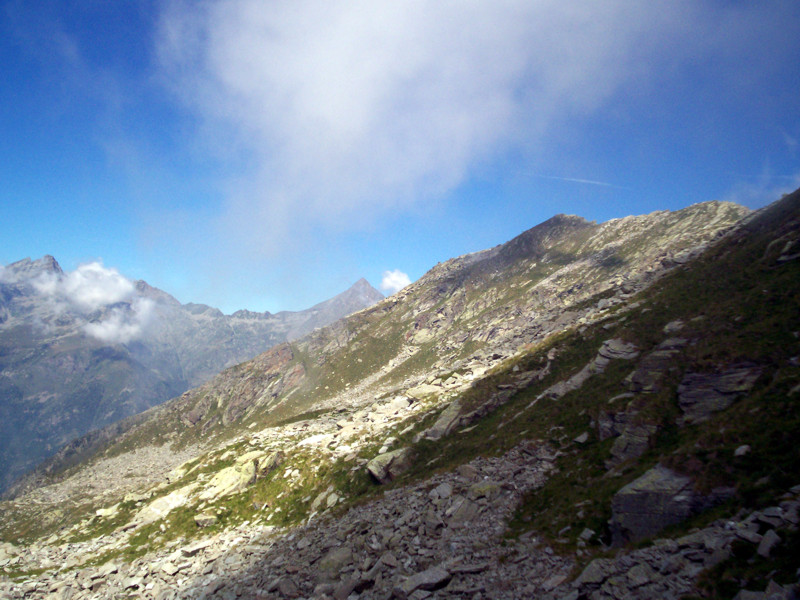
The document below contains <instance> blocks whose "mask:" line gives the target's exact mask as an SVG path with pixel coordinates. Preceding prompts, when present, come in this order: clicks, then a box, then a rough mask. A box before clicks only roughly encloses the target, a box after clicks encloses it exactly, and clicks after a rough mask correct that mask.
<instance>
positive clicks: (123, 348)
mask: <svg viewBox="0 0 800 600" xmlns="http://www.w3.org/2000/svg"><path fill="white" fill-rule="evenodd" d="M68 277H69V275H67V274H65V273H63V272H62V270H61V267H60V266H59V265H58V263H57V262H56V260H55V259H54V258H53V257H51V256H45V257H44V258H41V259H39V260H35V261H31V260H30V259H25V260H22V261H19V262H16V263H13V264H11V265H8V266H6V267H3V268H2V269H0V491H2V490H4V489H5V488H7V486H8V485H9V484H10V483H11V482H12V481H13V480H14V479H16V478H18V477H19V476H20V475H21V474H22V473H24V472H25V471H26V470H29V469H31V468H32V467H33V466H34V465H36V464H37V463H38V462H40V461H41V460H43V459H44V458H46V457H48V456H51V455H53V454H54V453H55V452H56V451H57V450H58V449H59V448H60V447H61V446H63V445H64V444H65V443H67V442H69V441H70V440H73V439H75V438H77V437H79V436H81V435H84V434H86V433H87V432H88V431H90V430H92V429H98V428H101V427H103V426H105V425H108V424H110V423H114V422H116V421H119V420H120V419H123V418H125V417H127V416H129V415H133V414H136V413H139V412H141V411H143V410H145V409H147V408H150V407H151V406H154V405H156V404H159V403H161V402H163V401H165V400H168V399H169V398H173V397H175V396H176V395H179V394H181V393H182V392H184V391H185V390H187V389H188V388H190V387H195V386H197V385H200V384H202V383H203V382H205V381H206V380H208V379H209V378H211V377H212V376H213V375H215V374H217V373H218V372H219V371H221V370H222V369H224V368H225V367H229V366H231V365H234V364H237V363H239V362H241V361H243V360H246V359H249V358H252V357H253V356H256V355H258V354H260V353H261V352H263V351H264V350H266V349H268V348H270V347H271V346H274V345H275V344H278V343H282V342H285V341H286V340H287V339H295V338H296V337H299V336H302V335H304V334H306V333H308V332H310V331H312V330H313V329H314V328H315V327H319V326H322V325H325V324H328V323H330V322H332V321H335V320H336V319H338V318H340V317H342V316H344V315H346V314H349V313H352V312H354V311H356V310H359V309H361V308H364V307H366V306H369V305H370V304H373V303H375V302H376V301H378V300H380V299H382V298H383V296H382V294H380V293H379V292H378V291H376V290H374V289H373V288H372V287H371V286H370V285H369V284H368V283H367V282H366V281H364V280H361V281H359V282H358V283H356V284H355V285H354V286H353V287H352V288H350V289H349V290H347V291H345V292H344V293H342V294H340V295H338V296H336V297H335V298H332V299H330V300H327V301H325V302H322V303H320V304H318V305H316V306H314V307H312V308H310V309H308V310H305V311H299V312H281V313H277V314H270V313H253V312H249V311H238V312H236V313H234V314H232V315H223V314H222V313H221V312H220V311H219V310H217V309H215V308H212V307H210V306H206V305H201V304H191V303H190V304H185V305H182V304H180V303H179V302H178V301H177V300H175V298H173V297H172V296H170V295H169V294H166V293H165V292H163V291H161V290H158V289H156V288H153V287H151V286H149V285H148V284H147V283H145V282H144V281H138V282H135V284H134V283H133V282H125V283H126V284H127V285H128V286H129V287H130V290H131V293H130V295H129V296H127V297H126V299H125V300H124V301H119V302H114V303H111V304H108V305H101V306H100V307H99V308H97V307H91V308H87V306H86V305H84V304H82V303H81V302H79V301H76V299H75V298H71V297H70V296H69V294H59V293H58V292H57V291H56V292H54V290H62V291H63V290H69V289H70V288H69V286H70V285H71V283H72V280H68ZM115 283H116V284H117V285H119V282H115ZM81 299H83V298H77V300H81ZM110 326H114V327H117V328H120V330H124V328H125V327H126V326H127V327H136V328H138V329H141V333H140V335H138V336H136V337H131V339H126V340H122V339H119V340H116V341H114V340H113V339H104V338H103V337H102V334H103V333H107V331H106V330H104V329H103V327H110ZM93 327H94V328H95V329H92V328H93ZM92 331H94V332H95V335H92ZM98 332H99V333H98ZM98 336H100V337H98ZM123 341H124V343H123Z"/></svg>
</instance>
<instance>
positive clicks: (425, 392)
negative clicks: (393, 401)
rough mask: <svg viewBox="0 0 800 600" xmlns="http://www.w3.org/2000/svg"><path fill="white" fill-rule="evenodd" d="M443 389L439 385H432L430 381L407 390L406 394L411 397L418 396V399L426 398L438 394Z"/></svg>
mask: <svg viewBox="0 0 800 600" xmlns="http://www.w3.org/2000/svg"><path fill="white" fill-rule="evenodd" d="M441 391H442V388H441V387H439V386H438V385H431V384H429V383H423V384H422V385H418V386H416V387H413V388H411V389H409V390H407V391H406V396H408V397H409V398H416V399H417V400H424V399H425V398H427V397H428V396H433V395H434V394H438V393H440V392H441Z"/></svg>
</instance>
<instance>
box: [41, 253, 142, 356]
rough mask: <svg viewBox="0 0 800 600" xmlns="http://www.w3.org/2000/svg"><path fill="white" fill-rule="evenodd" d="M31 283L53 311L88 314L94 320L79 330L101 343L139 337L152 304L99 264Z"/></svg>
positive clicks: (90, 264) (123, 342)
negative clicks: (96, 314) (97, 314)
mask: <svg viewBox="0 0 800 600" xmlns="http://www.w3.org/2000/svg"><path fill="white" fill-rule="evenodd" d="M31 283H32V285H33V287H34V288H35V289H36V291H37V292H39V294H41V295H42V296H43V297H44V298H45V299H46V300H47V301H49V302H50V303H51V308H52V309H53V311H54V312H56V313H61V312H64V311H67V310H71V311H74V312H77V313H79V314H81V315H83V316H84V317H88V316H89V315H92V316H93V317H94V318H95V320H93V321H90V322H88V323H86V324H85V325H84V326H83V331H84V332H85V333H86V334H87V335H89V336H91V337H94V338H96V339H98V340H100V341H102V342H105V343H109V344H117V343H119V344H126V343H128V342H130V341H131V340H134V339H136V338H138V337H140V336H141V335H142V334H143V332H144V329H145V327H146V326H147V324H148V323H149V322H150V319H151V317H152V313H153V308H154V303H153V301H152V300H150V299H148V298H142V297H139V296H137V295H136V287H135V285H134V284H133V282H132V281H131V280H129V279H127V278H126V277H124V276H123V275H122V274H120V273H119V271H117V270H116V269H113V268H108V267H104V266H103V264H102V263H100V262H92V263H88V264H84V265H81V266H79V267H78V268H77V269H75V270H74V271H71V272H67V273H63V274H56V273H44V274H42V275H40V276H38V277H37V278H35V279H33V280H32V281H31ZM98 311H99V312H100V314H99V316H95V315H94V314H93V313H97V312H98Z"/></svg>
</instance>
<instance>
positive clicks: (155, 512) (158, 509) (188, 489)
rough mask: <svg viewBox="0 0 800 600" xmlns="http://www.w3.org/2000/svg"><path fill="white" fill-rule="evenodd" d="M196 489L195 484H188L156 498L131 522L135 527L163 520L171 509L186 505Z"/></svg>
mask: <svg viewBox="0 0 800 600" xmlns="http://www.w3.org/2000/svg"><path fill="white" fill-rule="evenodd" d="M196 488H197V484H196V483H190V484H189V485H187V486H184V487H182V488H180V489H177V490H174V491H172V492H170V493H169V494H167V495H166V496H162V497H161V498H156V499H155V500H153V501H152V502H150V503H149V504H148V505H147V506H145V507H144V508H142V510H140V511H139V512H138V513H137V514H136V516H135V517H134V518H133V521H132V522H133V524H135V525H137V526H139V525H147V524H149V523H154V522H155V521H158V520H159V519H162V518H164V517H165V516H167V515H168V514H169V513H170V512H171V511H172V510H173V509H175V508H178V507H179V506H183V505H184V504H186V502H187V501H188V500H189V497H190V496H191V494H192V492H194V490H195V489H196Z"/></svg>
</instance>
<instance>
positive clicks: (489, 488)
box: [0, 192, 800, 598]
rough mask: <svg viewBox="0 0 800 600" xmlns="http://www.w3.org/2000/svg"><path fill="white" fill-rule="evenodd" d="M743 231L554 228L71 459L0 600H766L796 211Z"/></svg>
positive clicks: (786, 424)
mask: <svg viewBox="0 0 800 600" xmlns="http://www.w3.org/2000/svg"><path fill="white" fill-rule="evenodd" d="M746 213H747V211H745V210H744V209H742V208H741V207H737V206H735V205H730V204H724V203H705V204H700V205H694V206H692V207H689V208H687V209H684V210H682V211H677V212H675V213H668V212H660V213H654V214H651V215H645V216H640V217H627V218H625V219H617V220H614V221H610V222H608V223H603V224H599V225H598V224H593V223H588V222H586V221H584V220H583V219H580V218H578V217H569V216H557V217H554V218H553V219H551V220H549V221H547V222H545V223H543V224H541V225H539V226H537V227H534V228H533V229H531V230H529V231H527V232H525V233H523V234H521V235H520V236H518V237H517V238H515V239H514V240H511V241H510V242H508V243H506V244H503V245H501V246H498V247H496V248H493V249H491V250H487V251H484V252H480V253H476V254H472V255H467V256H463V257H460V258H457V259H453V260H450V261H447V262H445V263H442V264H440V265H437V266H436V267H434V268H433V269H432V270H431V271H430V272H429V273H428V274H427V275H426V276H425V277H423V278H422V279H420V280H419V281H418V282H416V283H415V284H413V285H411V286H409V287H407V288H405V289H404V290H402V291H401V292H400V293H398V294H395V295H394V296H392V297H390V298H387V299H386V300H383V301H382V302H379V303H378V304H376V305H375V306H373V307H370V308H367V309H365V310H362V311H360V312H358V313H356V314H354V315H352V316H350V317H348V318H346V319H343V320H341V321H338V322H336V323H334V324H333V325H331V326H328V327H326V328H323V329H321V330H317V331H315V332H312V333H311V334H309V335H308V336H306V337H304V338H302V339H300V340H297V341H295V342H291V343H287V344H282V345H279V346H276V347H275V348H273V349H272V350H270V351H268V352H267V353H265V354H262V355H260V356H259V357H257V358H256V359H254V360H252V361H249V362H247V363H243V364H241V365H237V366H236V367H233V368H231V369H228V370H227V371H225V372H223V373H221V374H220V375H219V376H218V377H216V378H214V379H213V380H211V381H209V382H208V383H206V384H205V385H203V386H201V387H199V388H197V389H195V390H191V391H189V392H186V393H185V394H183V395H182V396H181V397H179V398H176V399H175V400H172V401H170V402H168V403H166V404H163V405H161V406H159V407H156V408H153V409H151V410H149V411H148V412H147V413H145V414H143V415H140V416H139V417H137V418H135V419H131V420H128V421H127V422H123V423H121V424H119V425H117V426H116V427H115V428H114V429H113V430H107V431H106V432H105V433H103V432H100V433H98V434H95V435H94V436H93V437H91V438H86V439H84V440H82V441H81V442H80V443H76V444H75V445H73V446H72V447H70V448H67V449H65V451H64V452H63V453H61V454H60V455H59V456H58V457H57V458H56V459H55V460H53V461H51V462H50V463H49V465H48V466H47V468H45V469H42V470H40V471H39V473H38V478H36V479H31V480H30V481H29V485H28V488H22V487H20V488H18V490H17V491H18V496H17V497H16V498H15V499H14V500H13V501H8V502H5V503H3V505H2V509H3V513H4V520H3V526H2V529H1V530H0V536H2V539H3V540H4V541H5V542H13V545H6V546H5V547H3V546H0V549H2V551H3V552H4V553H5V555H6V556H8V557H9V559H8V562H6V564H5V565H0V568H4V569H5V571H6V573H8V574H9V576H12V577H14V579H15V581H16V583H12V582H8V583H7V584H6V585H5V588H4V589H5V591H6V593H7V594H8V595H9V596H10V597H12V598H15V597H22V594H24V593H29V594H32V597H39V596H36V594H39V595H40V596H41V597H44V596H45V595H46V594H48V593H51V592H52V593H62V594H63V593H66V590H67V589H69V590H70V593H72V594H74V596H73V597H78V598H80V597H86V598H95V597H96V598H106V597H114V595H115V594H123V595H124V594H138V595H140V596H143V597H148V598H150V597H153V598H170V597H180V598H193V597H199V596H205V597H220V598H224V597H235V596H237V595H241V596H244V597H289V598H290V597H299V596H304V597H310V596H314V597H324V596H328V597H336V598H347V597H348V596H350V595H351V594H353V593H355V594H358V597H362V598H386V597H390V596H394V597H399V598H406V597H414V598H425V597H428V595H429V594H431V593H432V594H434V595H435V596H436V597H464V596H466V597H492V598H505V597H508V598H516V597H520V598H521V597H548V598H564V597H573V598H579V597H586V598H622V597H631V598H634V597H640V598H652V597H664V598H678V597H681V596H684V595H687V594H695V595H697V594H700V595H704V596H707V597H732V596H733V595H735V594H736V593H737V592H738V591H739V590H740V589H745V588H746V589H751V590H757V591H759V592H763V591H764V590H765V589H767V587H768V585H769V586H771V587H770V589H771V591H772V592H773V593H781V594H784V596H782V597H789V596H788V594H789V591H787V590H788V588H786V589H784V588H783V587H782V586H790V585H792V584H794V583H796V581H797V577H796V570H797V568H798V566H800V565H798V561H797V559H796V558H795V557H796V556H798V555H800V552H798V551H797V550H798V539H800V537H799V536H798V535H797V531H796V526H797V524H798V522H800V518H799V517H798V509H800V499H798V495H800V487H798V484H800V481H798V480H797V479H796V474H797V473H798V472H800V469H799V468H798V467H800V464H798V463H800V455H798V452H797V448H796V444H795V443H794V439H795V433H796V431H798V429H799V428H798V425H800V423H798V412H797V409H796V402H797V394H798V389H800V364H798V358H797V357H798V355H800V348H798V337H800V323H798V312H797V310H796V309H797V306H800V273H799V272H798V269H800V260H798V259H800V253H798V251H797V248H798V247H800V246H798V242H799V241H800V193H798V192H795V193H794V194H792V195H790V196H787V197H785V198H783V199H782V200H780V201H778V202H776V203H775V204H773V205H772V206H770V207H767V208H766V209H763V210H761V211H758V212H756V213H753V214H751V215H747V214H746ZM34 484H36V485H38V486H39V487H36V488H35V489H32V488H33V486H34ZM56 566H61V567H62V568H61V570H60V571H58V572H56V571H55V570H54V569H55V567H56ZM770 580H772V581H771V582H770ZM0 589H3V588H0Z"/></svg>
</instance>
